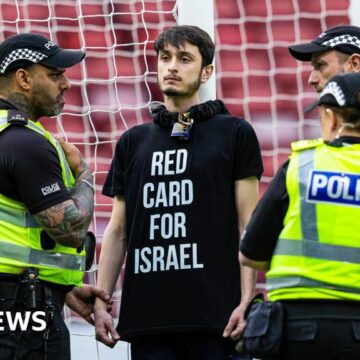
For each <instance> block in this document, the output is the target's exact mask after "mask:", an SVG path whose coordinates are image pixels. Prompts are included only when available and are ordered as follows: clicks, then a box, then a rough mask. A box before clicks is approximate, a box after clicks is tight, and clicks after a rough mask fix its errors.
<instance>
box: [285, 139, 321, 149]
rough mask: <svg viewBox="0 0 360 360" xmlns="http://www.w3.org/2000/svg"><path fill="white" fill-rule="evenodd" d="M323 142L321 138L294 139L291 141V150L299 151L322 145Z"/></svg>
mask: <svg viewBox="0 0 360 360" xmlns="http://www.w3.org/2000/svg"><path fill="white" fill-rule="evenodd" d="M323 143H324V140H323V139H322V138H318V139H309V140H299V141H294V142H292V143H291V150H292V151H301V150H305V149H311V148H314V147H317V146H319V145H322V144H323Z"/></svg>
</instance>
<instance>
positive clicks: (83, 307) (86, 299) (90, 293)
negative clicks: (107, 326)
mask: <svg viewBox="0 0 360 360" xmlns="http://www.w3.org/2000/svg"><path fill="white" fill-rule="evenodd" d="M97 297H99V298H100V299H102V300H103V301H105V302H106V304H107V311H109V312H110V311H111V308H112V303H113V302H112V300H111V298H110V296H109V295H108V294H106V293H105V291H104V290H100V289H99V288H97V287H94V286H92V285H89V284H84V285H83V286H82V287H81V288H79V287H75V288H73V289H72V291H70V292H68V293H67V294H66V299H65V303H66V305H67V306H68V307H69V308H70V309H71V310H73V311H75V312H76V313H78V314H79V315H81V316H82V317H83V318H84V319H85V320H86V321H87V322H88V323H89V324H91V325H94V324H95V323H94V319H93V317H92V315H93V313H94V310H93V307H94V302H95V299H96V298H97Z"/></svg>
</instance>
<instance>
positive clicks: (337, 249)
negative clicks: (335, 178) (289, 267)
mask: <svg viewBox="0 0 360 360" xmlns="http://www.w3.org/2000/svg"><path fill="white" fill-rule="evenodd" d="M276 255H290V256H305V257H307V258H316V259H321V260H330V261H342V262H348V263H352V264H360V248H354V247H349V246H340V245H329V244H323V243H319V242H315V241H312V240H288V239H279V240H278V242H277V244H276Z"/></svg>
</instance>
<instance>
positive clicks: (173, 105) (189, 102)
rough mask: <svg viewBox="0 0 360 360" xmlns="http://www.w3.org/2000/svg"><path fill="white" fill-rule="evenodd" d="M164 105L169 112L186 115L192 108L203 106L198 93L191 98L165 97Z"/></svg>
mask: <svg viewBox="0 0 360 360" xmlns="http://www.w3.org/2000/svg"><path fill="white" fill-rule="evenodd" d="M164 103H165V107H166V109H167V110H168V111H170V112H177V113H184V112H186V111H187V110H188V109H190V108H191V107H192V106H194V105H198V104H201V100H200V96H199V93H196V94H194V95H193V96H191V97H184V96H166V95H165V97H164Z"/></svg>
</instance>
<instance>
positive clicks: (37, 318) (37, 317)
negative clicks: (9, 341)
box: [0, 311, 46, 331]
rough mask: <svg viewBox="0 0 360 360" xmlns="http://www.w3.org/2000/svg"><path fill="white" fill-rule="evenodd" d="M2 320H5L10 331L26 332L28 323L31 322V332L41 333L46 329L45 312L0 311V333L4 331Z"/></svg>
mask: <svg viewBox="0 0 360 360" xmlns="http://www.w3.org/2000/svg"><path fill="white" fill-rule="evenodd" d="M4 319H6V320H7V324H8V326H9V329H10V331H15V330H18V329H20V330H21V331H26V330H28V329H29V322H30V319H31V320H32V321H31V329H32V330H33V331H43V330H45V329H46V320H45V319H46V313H45V311H34V312H31V311H25V312H24V313H21V312H15V313H14V312H12V311H0V331H4V330H5V327H4V325H3V324H4Z"/></svg>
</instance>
